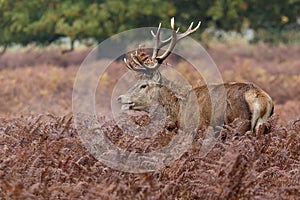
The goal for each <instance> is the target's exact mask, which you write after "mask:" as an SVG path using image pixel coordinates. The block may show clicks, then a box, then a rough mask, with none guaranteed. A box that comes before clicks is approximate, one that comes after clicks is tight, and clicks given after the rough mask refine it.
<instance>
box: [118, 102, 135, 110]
mask: <svg viewBox="0 0 300 200" xmlns="http://www.w3.org/2000/svg"><path fill="white" fill-rule="evenodd" d="M121 109H122V110H132V109H134V103H123V105H122V107H121Z"/></svg>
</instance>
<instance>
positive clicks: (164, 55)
mask: <svg viewBox="0 0 300 200" xmlns="http://www.w3.org/2000/svg"><path fill="white" fill-rule="evenodd" d="M174 24H175V22H174V17H172V18H171V28H172V36H171V37H170V38H169V39H168V40H171V42H170V44H169V47H168V49H167V50H166V51H165V52H164V53H163V55H161V56H159V57H157V58H156V59H157V61H158V63H162V62H163V60H164V59H166V58H167V57H168V56H169V55H170V53H171V52H172V50H173V48H174V47H175V44H176V40H177V31H175V30H174V26H175V25H174ZM177 30H179V29H177Z"/></svg>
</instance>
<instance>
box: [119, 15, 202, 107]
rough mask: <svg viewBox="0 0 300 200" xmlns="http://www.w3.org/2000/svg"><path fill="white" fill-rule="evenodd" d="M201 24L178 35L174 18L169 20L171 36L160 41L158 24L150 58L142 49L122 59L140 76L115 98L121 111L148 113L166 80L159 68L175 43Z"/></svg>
mask: <svg viewBox="0 0 300 200" xmlns="http://www.w3.org/2000/svg"><path fill="white" fill-rule="evenodd" d="M200 24H201V22H199V23H198V25H197V26H196V27H195V28H193V23H191V24H190V26H189V28H188V29H187V31H186V32H184V33H178V31H179V28H177V29H176V30H175V25H174V18H172V19H171V29H172V35H171V36H170V37H169V38H167V39H165V40H161V39H160V33H161V23H160V24H159V26H158V28H157V31H156V33H154V32H153V31H151V34H152V36H153V52H152V56H150V55H148V54H146V53H145V51H144V49H143V48H141V47H140V48H139V49H137V50H136V51H135V52H134V53H131V54H130V59H126V58H124V62H125V64H126V66H127V68H128V69H129V70H132V71H135V72H137V73H138V74H140V79H139V81H138V82H137V83H136V84H135V85H134V86H133V87H132V88H130V89H129V90H128V91H127V92H126V93H125V94H123V95H121V96H119V97H118V98H117V100H118V102H119V103H121V104H122V110H143V111H149V107H150V106H151V105H152V104H153V103H154V102H157V101H158V98H161V97H160V96H159V94H160V91H161V88H162V87H163V85H164V82H165V81H167V79H165V78H163V77H162V75H161V74H160V72H159V67H160V66H161V65H162V64H163V62H164V60H165V59H166V58H167V57H168V56H169V55H170V54H171V52H172V50H173V49H174V47H175V45H176V43H177V42H178V41H179V40H181V39H183V38H185V37H187V36H188V35H190V34H192V33H194V32H195V31H196V30H197V29H198V28H199V27H200ZM165 45H169V46H168V48H167V50H166V51H164V52H163V53H162V54H161V55H159V51H160V50H161V48H162V47H164V46H165Z"/></svg>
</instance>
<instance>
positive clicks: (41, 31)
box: [0, 0, 300, 46]
mask: <svg viewBox="0 0 300 200" xmlns="http://www.w3.org/2000/svg"><path fill="white" fill-rule="evenodd" d="M299 13H300V1H299V0H213V1H188V0H184V1H182V0H181V1H179V0H174V1H159V0H152V1H149V0H127V1H108V0H85V1H83V0H78V1H72V0H63V1H60V0H31V1H25V0H19V1H11V0H0V46H7V45H12V44H21V45H26V44H29V43H36V44H49V43H51V42H53V41H55V40H57V39H59V38H61V37H69V38H70V39H71V41H72V42H73V41H75V40H86V39H93V40H96V41H99V42H100V41H102V40H104V39H105V38H107V37H109V36H111V35H113V34H116V33H118V32H121V31H125V30H128V29H131V28H137V27H144V26H146V27H148V26H157V24H158V23H159V22H162V23H163V24H165V25H166V26H168V23H169V19H170V18H171V17H172V16H175V18H176V25H178V26H181V27H182V29H181V30H184V29H186V28H187V25H188V24H189V22H190V21H197V20H201V21H202V29H201V31H203V30H204V29H205V28H206V27H215V28H216V29H223V30H235V31H238V32H239V31H241V30H243V29H244V28H252V29H254V30H255V31H257V32H258V33H259V34H257V35H258V36H259V37H260V35H261V36H262V37H261V38H259V37H258V38H257V39H258V40H260V39H262V40H264V41H268V42H274V41H276V40H283V41H285V40H287V38H284V37H275V38H274V37H273V39H269V40H267V38H268V35H271V36H274V35H276V34H277V35H279V36H281V35H282V34H283V33H285V32H287V30H289V31H294V32H299V24H297V20H298V21H299V18H300V16H299ZM297 35H299V34H296V36H297ZM294 36H295V34H294ZM194 37H200V35H199V34H198V35H197V34H195V35H194Z"/></svg>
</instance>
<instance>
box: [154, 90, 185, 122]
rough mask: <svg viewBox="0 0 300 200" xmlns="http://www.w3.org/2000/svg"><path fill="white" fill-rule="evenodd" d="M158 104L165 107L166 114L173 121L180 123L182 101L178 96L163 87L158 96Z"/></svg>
mask: <svg viewBox="0 0 300 200" xmlns="http://www.w3.org/2000/svg"><path fill="white" fill-rule="evenodd" d="M158 103H159V104H160V105H161V106H163V107H164V109H165V112H166V114H167V116H168V117H170V118H171V121H172V122H174V123H175V124H177V123H178V116H179V111H180V101H179V99H178V97H177V96H176V94H175V93H174V92H173V91H172V90H171V89H169V88H168V87H166V86H161V88H160V90H159V95H158Z"/></svg>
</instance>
